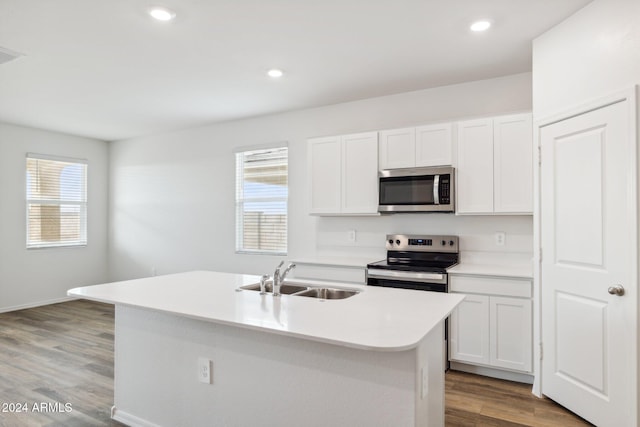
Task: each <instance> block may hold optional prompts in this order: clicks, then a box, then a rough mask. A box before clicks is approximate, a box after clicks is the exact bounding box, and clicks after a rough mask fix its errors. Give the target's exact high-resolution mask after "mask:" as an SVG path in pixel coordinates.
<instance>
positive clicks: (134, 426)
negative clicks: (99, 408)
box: [111, 406, 160, 427]
mask: <svg viewBox="0 0 640 427" xmlns="http://www.w3.org/2000/svg"><path fill="white" fill-rule="evenodd" d="M111 418H112V419H114V420H116V421H118V422H121V423H122V424H125V425H128V426H129V427H160V426H159V425H158V424H154V423H152V422H150V421H147V420H145V419H142V418H140V417H136V416H135V415H132V414H129V413H128V412H124V411H120V410H118V408H116V407H115V406H112V407H111Z"/></svg>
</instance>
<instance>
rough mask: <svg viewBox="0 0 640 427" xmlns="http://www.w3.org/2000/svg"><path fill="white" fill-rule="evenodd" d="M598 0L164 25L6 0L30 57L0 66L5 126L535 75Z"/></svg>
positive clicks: (297, 104) (196, 2)
mask: <svg viewBox="0 0 640 427" xmlns="http://www.w3.org/2000/svg"><path fill="white" fill-rule="evenodd" d="M590 1H591V0H535V1H532V0H162V1H161V4H162V5H164V6H167V7H169V8H171V9H172V10H173V11H175V13H176V18H175V19H174V20H173V21H170V22H159V21H155V20H153V19H151V18H150V17H149V16H148V15H147V10H148V8H149V7H150V6H153V5H157V4H158V3H157V2H155V1H154V0H101V1H98V0H56V1H42V0H0V47H2V48H5V49H9V50H11V51H14V52H19V53H21V54H23V56H20V57H18V58H17V59H14V60H12V61H9V62H5V63H0V121H1V122H6V123H13V124H19V125H25V126H31V127H37V128H43V129H49V130H54V131H61V132H66V133H71V134H76V135H81V136H88V137H93V138H98V139H102V140H107V141H110V140H120V139H127V138H131V137H134V136H139V135H147V134H154V133H160V132H165V131H170V130H175V129H181V128H187V127H192V126H199V125H204V124H208V123H214V122H219V121H226V120H233V119H239V118H245V117H251V116H257V115H264V114H270V113H276V112H282V111H288V110H294V109H301V108H308V107H315V106H321V105H328V104H334V103H340V102H346V101H352V100H357V99H363V98H370V97H376V96H382V95H388V94H393V93H399V92H406V91H412V90H418V89H425V88H430V87H436V86H442V85H448V84H455V83H460V82H465V81H473V80H481V79H487V78H493V77H498V76H504V75H508V74H514V73H520V72H526V71H530V70H531V40H532V39H533V38H535V37H536V36H538V35H539V34H541V33H543V32H545V31H546V30H547V29H549V28H551V27H552V26H554V25H555V24H557V23H558V22H560V21H562V20H563V19H565V18H566V17H567V16H569V15H571V14H572V13H574V12H575V11H576V10H578V9H580V8H581V7H583V6H584V5H586V4H587V3H589V2H590ZM479 18H488V19H490V20H491V21H492V22H493V26H492V28H491V29H490V30H489V31H487V32H485V33H481V34H478V33H472V32H471V31H469V29H468V27H469V24H470V23H471V22H472V21H474V20H476V19H479ZM0 62H1V61H0ZM270 68H281V69H282V70H284V72H285V75H284V77H282V78H280V79H277V80H275V79H272V78H270V77H268V76H267V75H266V72H267V70H269V69H270Z"/></svg>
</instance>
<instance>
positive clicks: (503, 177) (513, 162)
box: [493, 114, 533, 213]
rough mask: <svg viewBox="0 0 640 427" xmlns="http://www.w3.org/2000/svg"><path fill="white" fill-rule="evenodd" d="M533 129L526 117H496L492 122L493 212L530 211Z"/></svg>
mask: <svg viewBox="0 0 640 427" xmlns="http://www.w3.org/2000/svg"><path fill="white" fill-rule="evenodd" d="M532 133H533V129H532V124H531V115H530V114H519V115H515V116H505V117H497V118H496V119H495V120H494V122H493V165H494V167H493V180H494V181H493V182H494V186H493V188H494V193H493V197H494V199H493V208H494V211H495V212H497V213H498V212H500V213H502V212H507V213H509V212H515V213H531V212H533V135H532Z"/></svg>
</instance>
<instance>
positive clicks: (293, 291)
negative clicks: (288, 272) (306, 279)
mask: <svg viewBox="0 0 640 427" xmlns="http://www.w3.org/2000/svg"><path fill="white" fill-rule="evenodd" d="M239 289H243V290H247V291H258V292H260V283H253V284H251V285H244V286H240V288H239ZM266 291H267V292H269V293H272V292H273V283H271V282H267V284H266ZM359 292H360V291H356V290H354V289H339V288H327V287H316V286H307V285H302V284H295V283H283V284H282V285H281V286H280V293H281V294H282V295H295V296H300V297H309V298H318V299H345V298H349V297H352V296H354V295H356V294H358V293H359Z"/></svg>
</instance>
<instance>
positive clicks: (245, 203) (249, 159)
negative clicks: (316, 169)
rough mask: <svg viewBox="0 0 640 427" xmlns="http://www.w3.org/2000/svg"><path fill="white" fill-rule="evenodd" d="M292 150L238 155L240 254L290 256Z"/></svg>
mask: <svg viewBox="0 0 640 427" xmlns="http://www.w3.org/2000/svg"><path fill="white" fill-rule="evenodd" d="M287 171H288V148H287V147H286V146H284V147H283V146H279V147H273V148H263V149H257V150H250V151H241V152H237V153H236V252H243V253H244V252H247V253H264V254H280V255H285V254H286V253H287V197H288V177H287V175H288V172H287Z"/></svg>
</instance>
